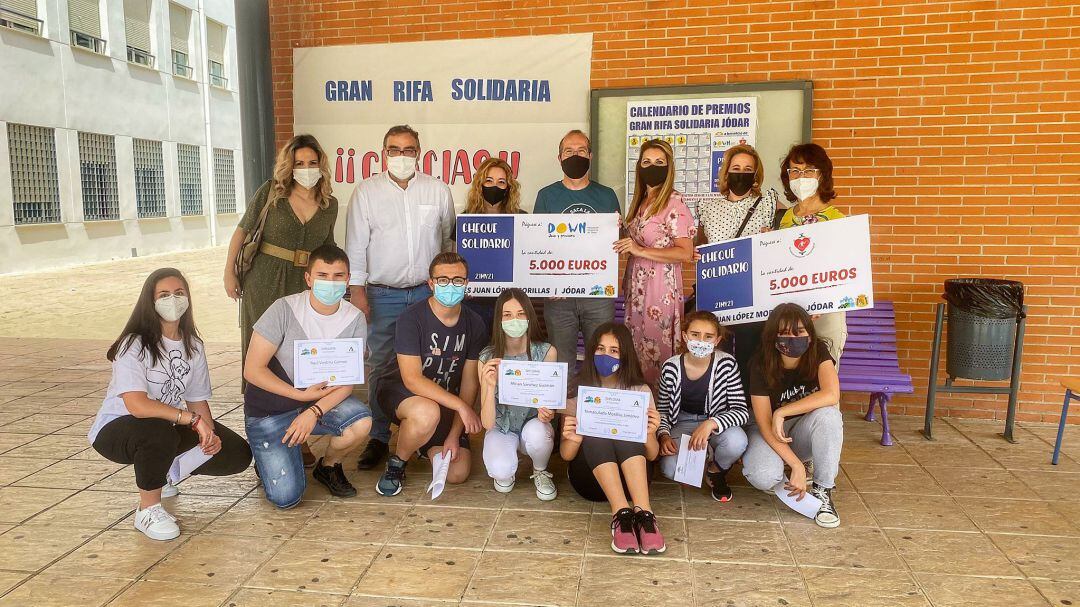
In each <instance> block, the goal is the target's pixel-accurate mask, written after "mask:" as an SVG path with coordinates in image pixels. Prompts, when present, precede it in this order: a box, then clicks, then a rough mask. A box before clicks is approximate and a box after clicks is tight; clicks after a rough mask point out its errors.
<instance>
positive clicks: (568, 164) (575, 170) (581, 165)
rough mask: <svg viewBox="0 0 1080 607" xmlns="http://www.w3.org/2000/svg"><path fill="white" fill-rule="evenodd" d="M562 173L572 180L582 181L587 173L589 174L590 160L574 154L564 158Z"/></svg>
mask: <svg viewBox="0 0 1080 607" xmlns="http://www.w3.org/2000/svg"><path fill="white" fill-rule="evenodd" d="M559 164H561V165H562V172H563V174H565V175H566V176H567V177H569V178H570V179H581V178H582V177H584V176H585V173H588V172H589V159H588V158H587V157H585V156H578V155H577V154H574V155H573V156H569V157H567V158H563V160H562V162H560V163H559Z"/></svg>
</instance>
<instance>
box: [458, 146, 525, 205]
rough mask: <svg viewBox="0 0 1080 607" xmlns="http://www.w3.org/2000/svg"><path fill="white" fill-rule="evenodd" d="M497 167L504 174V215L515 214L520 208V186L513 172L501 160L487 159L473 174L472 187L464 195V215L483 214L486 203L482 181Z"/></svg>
mask: <svg viewBox="0 0 1080 607" xmlns="http://www.w3.org/2000/svg"><path fill="white" fill-rule="evenodd" d="M495 167H498V168H500V169H502V170H503V171H504V172H505V173H506V184H507V192H506V201H505V203H504V205H505V206H504V207H503V208H504V209H505V211H504V212H506V213H517V212H518V210H519V209H520V208H521V184H520V183H518V180H517V179H514V171H513V170H512V169H511V168H510V165H509V164H507V163H506V161H505V160H503V159H501V158H488V159H487V160H485V161H484V163H483V164H481V165H480V168H478V169H476V173H474V174H473V180H472V185H470V186H469V193H468V194H466V195H465V212H466V213H483V212H484V205H486V204H487V202H486V201H485V200H484V190H483V188H484V180H485V179H487V176H488V173H489V172H491V169H493V168H495Z"/></svg>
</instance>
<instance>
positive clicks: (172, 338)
mask: <svg viewBox="0 0 1080 607" xmlns="http://www.w3.org/2000/svg"><path fill="white" fill-rule="evenodd" d="M108 359H109V361H110V362H112V379H111V380H110V381H109V389H108V393H107V395H106V396H105V401H104V402H103V403H102V404H101V409H100V410H99V411H98V414H97V418H96V419H95V420H94V424H93V426H92V427H91V428H90V433H89V435H88V437H89V439H90V444H91V445H93V447H94V450H95V451H97V452H98V453H100V454H101V455H102V456H103V457H105V458H107V459H109V460H112V461H114V462H116V463H118V464H134V465H135V484H136V485H137V486H138V488H139V508H138V509H137V510H136V511H135V528H136V529H138V530H139V531H142V532H143V533H145V534H146V535H147V537H149V538H151V539H155V540H171V539H173V538H175V537H177V536H178V535H180V528H179V526H178V525H177V524H176V518H175V517H174V516H172V515H171V514H169V512H168V511H166V510H165V508H164V507H162V505H161V498H162V497H163V493H162V489H163V488H165V489H166V490H167V494H166V495H164V497H170V495H176V493H177V490H176V488H175V487H173V486H172V484H171V483H169V473H170V468H172V467H174V460H175V459H176V458H177V456H179V455H180V454H182V453H185V452H187V451H193V453H192V454H191V455H189V456H186V457H187V458H191V457H195V458H199V457H200V455H201V456H202V457H204V458H206V461H205V462H202V463H198V462H197V460H196V463H197V465H195V468H194V470H193V471H191V473H192V474H206V475H210V476H227V475H230V474H237V473H239V472H243V471H244V470H245V469H247V467H248V464H250V463H251V450H250V449H249V448H248V444H247V442H246V441H244V439H243V438H241V437H240V436H238V435H237V434H236V433H235V432H233V431H232V430H229V429H228V428H226V427H225V426H224V425H222V424H220V423H215V422H214V419H213V416H212V415H211V414H210V405H209V404H208V403H207V400H209V398H210V396H211V392H210V371H209V369H208V367H207V364H206V354H205V352H204V351H203V342H202V339H201V338H200V337H199V332H198V330H197V329H196V328H195V321H194V318H193V316H192V311H191V303H190V299H189V289H188V283H187V280H186V279H185V278H184V276H183V275H182V274H181V273H180V271H179V270H175V269H173V268H162V269H160V270H156V271H155V272H154V273H152V274H151V275H150V276H149V277H148V278H147V279H146V282H145V283H144V284H143V288H142V292H141V293H140V294H139V300H138V302H136V304H135V309H134V311H132V313H131V317H130V318H129V319H128V321H127V324H126V325H125V326H124V330H123V332H121V334H120V337H119V338H117V340H116V341H115V342H113V344H112V346H111V347H110V348H109V352H108ZM196 447H197V448H198V451H195V448H196ZM188 461H190V460H188ZM189 465H190V464H189ZM173 480H177V481H179V480H181V479H173Z"/></svg>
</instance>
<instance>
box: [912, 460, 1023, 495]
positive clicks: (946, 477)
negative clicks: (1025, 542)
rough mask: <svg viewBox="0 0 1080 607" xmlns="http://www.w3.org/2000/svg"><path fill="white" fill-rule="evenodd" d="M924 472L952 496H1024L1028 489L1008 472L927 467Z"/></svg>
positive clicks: (952, 466)
mask: <svg viewBox="0 0 1080 607" xmlns="http://www.w3.org/2000/svg"><path fill="white" fill-rule="evenodd" d="M926 471H927V472H929V473H930V475H931V476H933V477H934V480H936V481H937V482H938V483H939V484H940V485H941V486H942V487H944V488H945V491H947V492H948V493H949V495H952V496H963V497H994V498H996V497H1001V496H1003V495H1008V496H1016V495H1025V494H1027V493H1028V492H1029V491H1030V489H1029V488H1028V486H1027V485H1025V484H1024V483H1023V482H1022V481H1021V480H1020V479H1019V478H1017V477H1016V475H1014V474H1013V473H1012V472H1010V471H1008V470H990V469H976V468H964V467H961V466H955V465H949V466H927V467H926Z"/></svg>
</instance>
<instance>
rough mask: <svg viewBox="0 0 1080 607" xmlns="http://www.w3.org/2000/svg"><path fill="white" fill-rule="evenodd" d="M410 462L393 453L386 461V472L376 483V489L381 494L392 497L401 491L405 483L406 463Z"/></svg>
mask: <svg viewBox="0 0 1080 607" xmlns="http://www.w3.org/2000/svg"><path fill="white" fill-rule="evenodd" d="M406 463H408V462H406V461H405V460H403V459H401V458H400V457H398V456H396V455H391V456H390V459H389V460H388V461H387V462H386V472H383V475H382V478H380V479H379V482H378V484H376V485H375V491H376V492H378V494H379V495H385V496H386V497H390V496H393V495H397V494H399V493H401V487H402V486H403V485H404V484H405V464H406Z"/></svg>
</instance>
